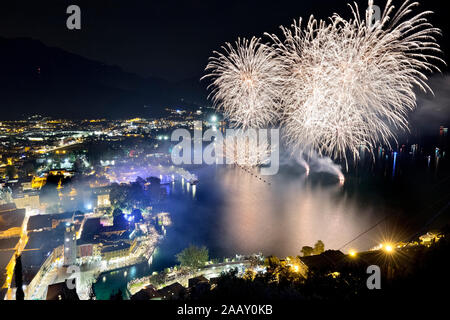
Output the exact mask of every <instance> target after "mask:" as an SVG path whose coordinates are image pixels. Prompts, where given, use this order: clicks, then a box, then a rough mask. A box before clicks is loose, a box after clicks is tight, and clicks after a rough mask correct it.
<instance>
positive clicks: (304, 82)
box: [270, 0, 443, 161]
mask: <svg viewBox="0 0 450 320" xmlns="http://www.w3.org/2000/svg"><path fill="white" fill-rule="evenodd" d="M417 5H418V3H416V2H414V3H411V2H410V1H405V2H404V3H403V5H401V6H400V8H399V9H398V10H394V6H393V5H392V3H391V1H390V0H389V1H388V2H387V4H386V7H385V9H384V11H383V13H382V14H381V17H380V20H378V21H376V22H375V23H372V21H373V18H374V17H373V13H372V11H373V10H371V9H372V8H373V1H372V0H370V1H369V9H370V10H366V15H365V18H361V16H360V14H359V9H358V6H357V5H356V4H355V5H354V6H353V7H352V6H350V7H351V9H352V12H353V19H351V20H345V19H343V18H341V17H340V16H339V15H337V14H335V15H333V17H331V18H330V20H329V22H325V21H318V20H316V19H314V18H313V17H312V16H311V17H310V19H309V21H308V23H307V24H306V26H305V27H304V28H303V26H302V20H301V19H300V20H299V22H298V23H296V22H295V23H294V24H293V25H292V26H291V28H285V27H281V29H282V33H283V39H282V40H280V39H279V38H278V37H277V36H276V35H270V37H271V39H272V40H273V41H274V49H275V50H276V52H277V54H278V55H279V58H278V59H275V61H280V62H281V63H282V65H283V69H284V71H282V72H281V73H280V74H282V76H283V79H284V82H283V85H282V90H281V93H282V97H283V101H282V114H281V115H280V118H282V122H283V126H284V130H285V132H284V135H285V139H286V142H287V144H288V145H289V146H290V147H292V149H294V150H309V151H316V152H318V153H319V154H320V155H329V156H331V157H333V158H344V159H345V161H347V152H349V153H350V154H351V155H352V156H353V157H355V158H357V157H358V155H359V152H358V151H359V149H360V148H366V149H368V150H369V151H372V150H373V149H374V147H375V146H376V145H377V144H379V143H385V144H388V145H389V141H390V140H391V139H393V138H394V139H395V134H394V132H395V130H397V129H407V127H408V121H407V115H408V112H409V111H411V110H413V109H414V108H415V107H416V95H415V92H414V89H415V87H418V88H420V89H422V90H424V91H426V90H430V91H431V89H430V88H429V87H428V86H427V84H426V80H427V77H426V75H425V73H426V72H431V71H439V69H438V68H437V67H436V66H435V64H436V62H443V61H442V60H441V59H440V58H439V57H438V55H439V53H440V49H439V45H438V44H437V42H436V36H437V35H439V34H440V30H439V29H436V28H434V27H433V26H432V25H431V24H430V23H429V22H428V21H427V18H426V17H427V15H429V14H430V13H431V12H429V11H425V12H420V13H417V14H412V12H413V9H414V7H416V6H417Z"/></svg>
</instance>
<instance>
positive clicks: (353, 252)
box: [348, 250, 356, 258]
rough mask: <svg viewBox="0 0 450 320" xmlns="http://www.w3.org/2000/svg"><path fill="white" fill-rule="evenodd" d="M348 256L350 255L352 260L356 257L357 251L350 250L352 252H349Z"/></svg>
mask: <svg viewBox="0 0 450 320" xmlns="http://www.w3.org/2000/svg"><path fill="white" fill-rule="evenodd" d="M348 254H349V255H350V257H352V258H354V257H356V251H355V250H350V251H349V252H348Z"/></svg>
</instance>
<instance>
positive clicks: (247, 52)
mask: <svg viewBox="0 0 450 320" xmlns="http://www.w3.org/2000/svg"><path fill="white" fill-rule="evenodd" d="M222 49H223V50H224V53H219V52H214V54H215V56H214V57H211V58H210V60H209V63H208V65H207V67H206V71H208V72H209V73H208V74H207V75H206V76H205V77H203V78H211V79H212V83H211V85H210V86H209V87H208V88H210V87H211V88H213V89H212V91H211V94H210V96H211V98H212V100H213V102H214V103H215V105H216V106H217V107H218V109H219V110H220V111H222V112H223V113H224V115H225V116H226V118H227V119H228V120H229V121H230V122H231V123H232V124H233V126H235V127H238V128H242V129H248V128H261V127H264V126H266V125H268V124H271V123H273V122H274V120H275V119H277V117H278V110H277V109H278V108H279V106H280V104H279V92H280V91H279V89H280V84H281V78H280V72H281V70H282V66H281V64H280V63H279V62H278V61H277V55H276V54H275V52H274V51H273V50H272V48H271V47H270V46H267V45H265V44H262V43H261V42H260V39H258V38H252V39H251V40H247V39H243V40H241V39H239V40H238V41H237V42H236V43H235V47H233V46H232V45H231V44H230V43H227V44H226V46H224V47H222ZM203 78H202V79H203Z"/></svg>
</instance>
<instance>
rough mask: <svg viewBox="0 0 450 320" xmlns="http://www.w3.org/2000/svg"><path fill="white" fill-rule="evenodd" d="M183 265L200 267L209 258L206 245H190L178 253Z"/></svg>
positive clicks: (190, 267)
mask: <svg viewBox="0 0 450 320" xmlns="http://www.w3.org/2000/svg"><path fill="white" fill-rule="evenodd" d="M176 257H177V260H178V262H180V264H181V266H182V267H187V268H189V269H194V270H195V269H198V268H201V267H203V266H204V265H205V263H206V262H207V261H208V260H209V254H208V249H207V248H206V247H204V246H203V247H197V246H194V245H191V246H189V247H188V248H186V249H184V250H183V251H181V252H180V253H178V254H177V255H176Z"/></svg>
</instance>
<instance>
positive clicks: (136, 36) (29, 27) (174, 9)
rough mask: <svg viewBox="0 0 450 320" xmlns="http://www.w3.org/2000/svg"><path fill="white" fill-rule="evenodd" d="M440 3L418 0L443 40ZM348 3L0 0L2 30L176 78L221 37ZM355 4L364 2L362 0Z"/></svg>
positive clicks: (201, 61)
mask: <svg viewBox="0 0 450 320" xmlns="http://www.w3.org/2000/svg"><path fill="white" fill-rule="evenodd" d="M400 2H401V1H394V3H400ZM425 2H426V4H425ZM440 2H441V1H435V0H431V1H430V0H426V1H422V3H423V4H422V7H423V8H430V9H432V10H434V11H436V12H438V14H437V16H435V17H434V18H433V22H434V23H435V24H436V25H437V26H438V27H440V28H442V29H443V30H444V33H445V34H446V35H445V37H444V38H443V39H441V40H440V42H441V43H442V44H446V43H448V22H447V21H446V19H447V18H446V13H444V12H443V8H441V4H440ZM346 3H347V1H345V0H334V1H333V0H314V1H310V0H296V1H292V0H291V1H261V0H258V1H253V0H252V1H199V0H194V1H188V0H184V1H154V0H152V1H142V0H127V1H125V0H120V1H119V0H117V1H112V0H107V1H103V0H95V1H93V0H88V1H77V0H71V1H64V0H51V1H20V0H19V1H1V3H0V36H1V37H7V38H15V37H31V38H34V39H37V40H40V41H42V42H43V43H44V44H46V45H48V46H53V47H59V48H61V49H64V50H67V51H69V52H72V53H75V54H78V55H81V56H83V57H86V58H89V59H94V60H97V61H100V62H103V63H106V64H109V65H117V66H119V67H121V68H122V69H123V70H125V71H128V72H132V73H136V74H138V75H141V76H146V77H158V78H163V79H166V80H170V81H179V80H183V79H187V78H191V77H198V76H199V75H201V74H202V72H203V69H204V67H205V65H206V62H207V58H208V56H210V55H211V52H212V51H213V50H216V49H218V48H220V46H221V45H222V44H223V43H224V42H226V41H234V40H236V39H237V37H239V36H241V37H250V36H253V35H256V36H262V35H263V33H264V32H265V31H267V32H278V26H279V25H281V24H284V25H287V24H289V23H290V22H291V21H292V19H294V18H298V17H299V16H303V17H307V16H309V15H310V14H314V15H315V16H316V17H320V18H326V17H328V16H329V15H331V14H332V13H333V12H339V13H341V14H343V15H345V14H349V9H348V8H347V6H346ZM358 3H359V4H360V5H361V6H363V5H365V4H366V1H358ZM70 4H77V5H79V6H80V7H81V11H82V29H81V30H80V31H69V30H68V29H67V28H66V18H67V16H68V15H67V14H66V8H67V6H68V5H70ZM375 4H377V1H375ZM378 4H380V1H378ZM444 47H446V45H445V46H444ZM446 60H447V59H446Z"/></svg>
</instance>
